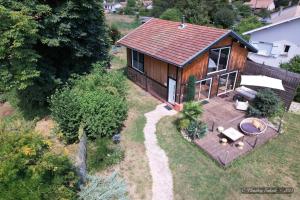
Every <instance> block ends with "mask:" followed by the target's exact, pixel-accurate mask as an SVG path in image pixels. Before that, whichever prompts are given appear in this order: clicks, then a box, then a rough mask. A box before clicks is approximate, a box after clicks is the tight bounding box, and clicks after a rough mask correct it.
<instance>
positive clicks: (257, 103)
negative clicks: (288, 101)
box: [248, 89, 283, 117]
mask: <svg viewBox="0 0 300 200" xmlns="http://www.w3.org/2000/svg"><path fill="white" fill-rule="evenodd" d="M282 106H283V104H282V102H281V100H280V99H279V97H278V96H277V95H276V94H275V93H274V92H273V91H272V90H271V89H263V90H260V91H259V92H258V93H257V95H256V97H255V99H254V100H253V102H252V103H251V106H250V107H249V109H248V114H249V115H254V116H257V117H273V116H274V115H276V114H278V112H280V111H281V110H282Z"/></svg>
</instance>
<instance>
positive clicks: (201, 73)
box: [181, 52, 208, 84]
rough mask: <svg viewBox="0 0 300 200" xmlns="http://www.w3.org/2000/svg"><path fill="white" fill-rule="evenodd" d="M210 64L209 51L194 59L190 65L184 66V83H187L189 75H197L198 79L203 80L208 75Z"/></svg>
mask: <svg viewBox="0 0 300 200" xmlns="http://www.w3.org/2000/svg"><path fill="white" fill-rule="evenodd" d="M207 65H208V52H206V53H204V54H203V55H201V56H200V57H199V58H197V59H196V60H194V61H193V62H192V63H191V64H190V65H188V66H186V67H184V68H183V74H182V82H181V83H182V84H186V83H187V81H188V79H189V76H191V75H194V76H196V79H197V80H201V79H203V78H204V77H205V76H206V71H207Z"/></svg>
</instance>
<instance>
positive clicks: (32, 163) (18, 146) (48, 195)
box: [0, 119, 77, 200]
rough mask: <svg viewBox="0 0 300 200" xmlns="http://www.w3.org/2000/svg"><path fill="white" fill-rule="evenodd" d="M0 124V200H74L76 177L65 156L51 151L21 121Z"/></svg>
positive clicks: (39, 137) (28, 125)
mask: <svg viewBox="0 0 300 200" xmlns="http://www.w3.org/2000/svg"><path fill="white" fill-rule="evenodd" d="M8 122H9V123H5V122H4V121H1V126H0V157H1V162H0V198H1V199H32V200H39V199H75V198H76V192H77V177H76V173H75V170H74V168H73V166H72V164H71V162H70V161H69V160H68V158H67V157H66V156H63V155H56V154H54V153H52V152H51V151H50V146H51V142H50V141H49V140H44V139H43V138H42V137H41V136H40V135H39V134H37V133H34V132H33V131H32V128H33V127H32V126H31V125H30V124H27V122H24V121H22V120H20V119H18V120H17V121H8Z"/></svg>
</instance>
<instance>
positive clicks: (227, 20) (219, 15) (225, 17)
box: [214, 7, 236, 28]
mask: <svg viewBox="0 0 300 200" xmlns="http://www.w3.org/2000/svg"><path fill="white" fill-rule="evenodd" d="M235 20H236V18H235V15H234V13H233V11H232V10H231V9H229V8H227V7H224V8H221V9H220V10H218V11H217V12H216V14H215V15H214V24H215V25H217V26H221V27H223V28H230V27H232V26H233V25H234V22H235Z"/></svg>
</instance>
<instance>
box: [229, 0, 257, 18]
mask: <svg viewBox="0 0 300 200" xmlns="http://www.w3.org/2000/svg"><path fill="white" fill-rule="evenodd" d="M233 7H234V8H236V10H237V13H238V15H240V16H241V17H242V18H245V17H249V16H251V15H252V10H251V8H250V6H248V5H245V4H244V2H243V1H235V2H233Z"/></svg>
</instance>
